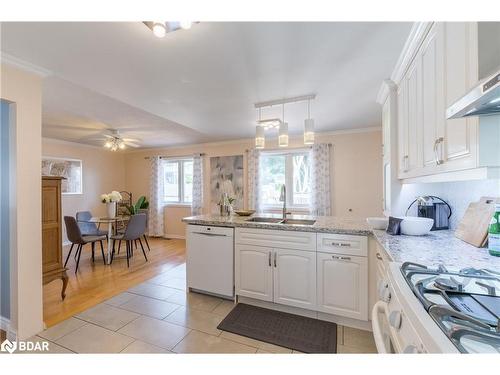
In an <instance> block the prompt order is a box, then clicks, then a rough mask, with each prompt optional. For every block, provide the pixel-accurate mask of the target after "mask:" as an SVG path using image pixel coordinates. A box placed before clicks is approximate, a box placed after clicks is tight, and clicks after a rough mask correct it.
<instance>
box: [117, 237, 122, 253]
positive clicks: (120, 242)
mask: <svg viewBox="0 0 500 375" xmlns="http://www.w3.org/2000/svg"><path fill="white" fill-rule="evenodd" d="M121 247H122V240H118V254H120V248H121Z"/></svg>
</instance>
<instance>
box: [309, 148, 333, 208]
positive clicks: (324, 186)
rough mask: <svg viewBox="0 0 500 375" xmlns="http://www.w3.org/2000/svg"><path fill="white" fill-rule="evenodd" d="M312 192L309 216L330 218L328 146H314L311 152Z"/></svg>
mask: <svg viewBox="0 0 500 375" xmlns="http://www.w3.org/2000/svg"><path fill="white" fill-rule="evenodd" d="M311 160H312V164H311V169H312V191H311V215H315V216H330V215H331V212H332V205H331V196H332V195H331V190H330V176H331V170H330V146H329V145H328V144H324V143H323V144H315V145H313V147H312V150H311Z"/></svg>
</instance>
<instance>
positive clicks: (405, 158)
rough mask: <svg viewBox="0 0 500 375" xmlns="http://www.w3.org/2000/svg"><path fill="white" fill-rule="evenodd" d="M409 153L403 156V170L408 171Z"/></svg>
mask: <svg viewBox="0 0 500 375" xmlns="http://www.w3.org/2000/svg"><path fill="white" fill-rule="evenodd" d="M408 158H409V157H408V155H405V156H403V172H408Z"/></svg>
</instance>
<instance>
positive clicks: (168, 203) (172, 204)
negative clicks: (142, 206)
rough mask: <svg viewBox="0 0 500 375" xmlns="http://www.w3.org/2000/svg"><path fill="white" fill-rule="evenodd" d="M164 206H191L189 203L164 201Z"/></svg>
mask: <svg viewBox="0 0 500 375" xmlns="http://www.w3.org/2000/svg"><path fill="white" fill-rule="evenodd" d="M164 204H165V208H191V206H192V204H191V203H182V202H181V203H179V202H164Z"/></svg>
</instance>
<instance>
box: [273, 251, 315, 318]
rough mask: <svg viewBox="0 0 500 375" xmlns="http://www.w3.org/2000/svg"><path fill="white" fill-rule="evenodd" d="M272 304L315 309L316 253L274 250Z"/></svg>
mask: <svg viewBox="0 0 500 375" xmlns="http://www.w3.org/2000/svg"><path fill="white" fill-rule="evenodd" d="M273 268H274V302H275V303H280V304H283V305H289V306H295V307H302V308H304V309H310V310H314V309H315V308H316V253H315V252H310V251H301V250H286V249H274V256H273Z"/></svg>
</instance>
